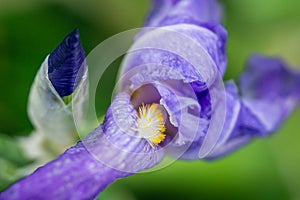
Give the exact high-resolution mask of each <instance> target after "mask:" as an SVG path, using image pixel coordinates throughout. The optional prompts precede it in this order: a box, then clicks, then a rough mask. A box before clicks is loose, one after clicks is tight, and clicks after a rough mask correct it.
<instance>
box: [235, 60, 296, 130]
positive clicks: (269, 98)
mask: <svg viewBox="0 0 300 200" xmlns="http://www.w3.org/2000/svg"><path fill="white" fill-rule="evenodd" d="M240 88H241V94H242V102H243V104H244V105H245V106H246V107H247V108H248V109H249V110H250V111H251V113H252V115H254V116H255V117H256V118H257V119H258V121H259V122H260V123H261V125H262V126H263V127H261V128H258V131H259V133H260V135H262V136H264V135H265V134H268V133H270V132H272V131H274V130H275V129H276V128H278V127H279V126H280V125H281V124H282V122H283V120H284V119H285V118H286V117H287V116H288V115H289V114H290V113H291V112H292V111H293V110H294V109H295V107H296V106H297V104H298V103H299V99H300V72H299V71H292V70H291V69H289V68H288V66H287V64H286V63H285V62H284V61H283V60H281V59H279V58H275V57H263V56H260V55H254V56H252V57H251V58H250V59H249V62H248V66H247V69H246V71H245V73H244V74H243V75H242V76H241V78H240Z"/></svg>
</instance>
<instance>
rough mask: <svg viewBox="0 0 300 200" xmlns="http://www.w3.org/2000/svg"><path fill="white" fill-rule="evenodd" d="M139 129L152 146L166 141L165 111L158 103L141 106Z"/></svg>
mask: <svg viewBox="0 0 300 200" xmlns="http://www.w3.org/2000/svg"><path fill="white" fill-rule="evenodd" d="M138 115H139V116H138V119H137V129H136V130H137V131H138V134H139V136H140V137H141V138H144V139H146V140H147V142H148V143H149V144H150V145H151V147H152V148H154V147H155V145H158V144H160V143H161V142H162V141H164V139H165V137H166V135H165V133H164V132H165V131H166V127H165V125H164V124H165V119H164V115H163V111H162V110H161V109H160V108H159V105H158V104H155V103H154V104H151V105H150V104H147V105H144V104H143V105H142V106H141V107H139V112H138Z"/></svg>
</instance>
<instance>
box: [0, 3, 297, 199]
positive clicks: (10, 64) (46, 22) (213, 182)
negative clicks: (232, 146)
mask: <svg viewBox="0 0 300 200" xmlns="http://www.w3.org/2000/svg"><path fill="white" fill-rule="evenodd" d="M222 3H223V5H224V9H225V13H224V14H225V19H224V25H225V27H226V28H227V30H228V32H229V43H228V57H229V67H228V71H227V74H226V79H231V78H235V79H236V78H237V76H238V74H239V73H240V72H241V71H242V69H243V66H244V65H245V61H246V59H247V57H248V56H249V54H251V53H254V52H256V53H257V52H258V53H264V54H267V55H280V56H282V57H283V58H285V59H286V60H287V62H288V63H290V64H291V65H293V66H294V67H297V66H300V56H299V53H300V12H299V10H300V1H299V0H264V1H261V0H243V1H241V0H226V1H225V0H224V1H222ZM149 8H150V2H149V1H146V0H142V1H141V0H126V1H124V0H86V1H79V0H72V1H71V0H66V1H61V0H45V1H38V0H26V1H17V0H0V90H1V91H2V92H1V98H0V133H3V134H4V135H5V136H8V137H12V138H15V137H17V136H21V135H23V136H24V135H28V134H29V133H30V132H31V130H32V125H31V124H30V122H29V120H28V117H27V113H26V104H27V97H28V93H29V89H30V86H31V83H32V81H33V79H34V76H35V74H36V72H37V70H38V69H39V67H40V64H41V63H42V62H43V60H44V59H45V57H46V55H47V54H48V53H50V52H51V51H52V50H53V49H54V48H55V47H56V46H57V45H58V44H59V43H60V42H61V40H62V39H63V38H64V37H65V36H66V35H67V34H68V33H69V32H71V31H72V30H73V29H74V28H75V27H78V28H79V30H80V33H81V41H82V43H83V46H84V48H85V50H86V52H87V53H88V52H89V51H91V50H92V49H93V47H95V46H96V45H97V44H99V43H100V42H101V41H103V40H104V39H106V38H108V37H109V36H111V35H113V34H117V33H119V32H121V31H125V30H127V29H131V28H136V27H141V26H142V23H143V20H144V18H145V16H146V13H147V11H148V10H149ZM119 63H120V62H119V61H116V62H115V63H114V64H113V65H112V67H110V68H109V69H108V71H107V72H106V74H107V76H103V79H102V80H101V82H100V84H104V85H105V88H106V90H101V91H99V92H98V93H97V98H98V99H101V103H100V104H98V105H97V110H98V112H99V115H101V114H104V113H105V110H106V108H107V107H108V105H109V103H110V97H111V90H112V88H113V86H114V82H115V74H116V72H117V69H118V65H119ZM102 88H103V87H102ZM299 119H300V110H299V109H298V110H296V111H295V113H294V114H293V115H292V117H291V118H289V119H288V120H287V122H286V123H285V124H284V126H283V127H282V128H281V129H280V130H279V131H278V133H276V134H275V135H272V136H271V137H269V138H267V139H265V140H255V141H254V142H252V143H251V144H250V145H248V146H246V147H244V148H243V149H241V150H239V151H237V152H236V153H234V154H232V155H229V156H228V157H226V158H223V159H221V160H218V161H213V162H203V161H195V162H182V161H177V162H176V163H174V164H172V165H171V166H168V167H167V168H165V169H163V170H160V171H156V172H152V173H143V174H138V175H135V176H132V177H129V178H126V179H123V180H120V181H118V182H116V183H115V184H113V185H112V186H110V187H109V188H108V190H106V191H105V192H104V194H103V196H102V197H101V198H102V199H138V200H148V199H186V200H194V199H249V200H250V199H272V200H273V199H293V200H296V199H300V190H299V189H300V172H299V171H300V170H299V169H300V146H299V142H300V134H299V132H300V131H299V129H300V128H299ZM2 136H3V135H2ZM13 144H14V143H13V142H12V143H9V144H8V143H3V142H0V146H1V147H0V150H1V151H2V152H0V158H1V156H2V157H5V148H12V147H13ZM5 145H6V146H5ZM4 147H5V148H4ZM0 170H1V171H2V173H8V174H7V176H9V170H10V169H9V168H8V167H7V166H6V165H5V166H4V164H3V161H2V159H0ZM5 170H6V171H5ZM6 184H8V183H6V182H1V177H0V188H3V187H5V186H6Z"/></svg>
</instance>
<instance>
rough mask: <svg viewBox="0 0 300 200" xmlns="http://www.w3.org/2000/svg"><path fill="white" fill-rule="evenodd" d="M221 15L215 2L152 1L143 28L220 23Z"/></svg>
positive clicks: (203, 0)
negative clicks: (150, 9)
mask: <svg viewBox="0 0 300 200" xmlns="http://www.w3.org/2000/svg"><path fill="white" fill-rule="evenodd" d="M221 15H222V9H221V7H220V5H219V4H218V3H217V2H216V1H215V0H189V1H186V0H183V1H179V0H164V1H161V0H153V8H152V11H151V12H150V14H149V16H148V19H147V20H146V23H145V26H151V27H156V26H165V25H170V24H179V23H190V22H194V23H211V22H220V20H221Z"/></svg>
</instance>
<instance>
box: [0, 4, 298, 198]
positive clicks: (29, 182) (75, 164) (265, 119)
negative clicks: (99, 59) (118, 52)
mask: <svg viewBox="0 0 300 200" xmlns="http://www.w3.org/2000/svg"><path fill="white" fill-rule="evenodd" d="M221 12H222V10H221V7H220V6H219V5H218V3H217V2H216V1H213V0H182V1H180V0H164V1H160V0H154V1H153V9H152V11H151V12H150V14H149V16H148V18H147V20H146V23H145V27H156V28H158V29H156V28H153V29H150V30H149V29H146V28H145V29H143V30H142V31H141V32H140V33H139V34H138V35H137V36H136V38H135V42H134V44H133V48H136V47H137V48H138V47H142V46H143V47H145V46H148V45H149V48H144V49H141V50H140V51H134V52H132V53H130V54H128V55H127V56H126V58H125V60H124V62H123V64H122V67H121V72H120V77H121V81H120V83H121V84H120V87H119V90H118V93H117V95H116V96H115V97H114V99H113V101H112V103H111V106H110V107H109V109H108V110H107V113H106V117H105V120H104V122H103V123H102V124H101V125H100V126H99V127H97V128H96V129H95V130H94V131H92V132H91V133H90V134H89V135H87V136H86V137H85V138H84V139H83V140H82V141H80V142H78V143H77V144H76V145H75V146H73V147H71V148H69V149H68V150H66V151H65V152H64V153H63V154H62V155H60V156H59V157H58V158H57V159H55V160H54V161H52V162H50V163H48V164H46V165H44V166H42V167H40V168H38V169H37V170H36V171H35V172H34V173H32V174H31V175H29V176H27V177H25V178H23V179H21V180H20V181H18V182H17V183H15V184H14V185H12V186H11V187H9V188H8V189H7V190H6V191H4V192H3V193H2V194H1V195H0V199H1V200H2V199H3V200H4V199H6V200H7V199H93V198H95V197H96V196H97V195H98V194H99V193H100V192H101V191H103V190H104V189H105V188H106V187H107V186H108V185H109V184H111V183H112V182H114V181H116V180H117V179H119V178H124V177H127V176H130V175H133V174H134V173H137V172H139V171H142V170H145V169H148V168H152V167H154V166H155V165H157V164H159V163H160V162H161V161H162V160H163V158H164V157H165V156H166V155H171V156H174V157H176V158H179V159H184V160H196V159H206V160H210V159H215V158H219V157H222V156H225V155H227V154H228V153H230V152H232V151H234V150H236V149H238V148H239V147H241V146H243V145H244V144H246V143H248V142H250V141H251V140H253V138H255V137H265V136H267V135H269V134H271V133H273V132H274V131H276V130H277V129H278V127H280V125H282V123H283V122H284V120H285V119H286V118H287V117H288V116H289V115H290V113H291V112H292V111H293V110H294V109H295V108H296V106H297V105H298V103H299V100H300V87H299V86H300V72H299V71H293V70H291V69H289V68H288V66H287V64H286V63H285V62H284V61H283V60H281V59H280V58H276V57H264V56H261V55H254V56H252V57H250V59H249V61H248V63H247V66H246V69H245V72H244V73H243V74H241V76H240V79H239V82H238V84H236V83H235V82H234V81H227V82H225V83H224V85H223V83H222V82H220V78H222V77H223V75H224V73H225V70H226V67H227V56H226V42H227V32H226V30H225V29H224V27H223V26H222V25H221V24H220V20H221ZM161 30H163V31H161ZM164 31H166V32H164ZM166 33H175V35H176V37H177V35H179V37H178V38H177V40H172V39H171V40H170V38H169V36H170V35H172V34H166ZM72 35H74V33H71V36H70V37H71V38H72ZM180 36H181V37H180ZM176 37H175V38H176ZM171 38H172V37H171ZM173 39H174V38H173ZM166 41H167V42H166ZM190 41H192V43H195V44H196V45H198V46H200V47H201V48H200V49H202V52H201V53H199V52H192V51H193V47H192V45H191V43H190ZM66 44H67V45H66ZM155 44H162V46H163V47H166V49H169V48H168V45H169V46H170V47H171V49H172V50H174V51H166V50H164V49H159V48H154V47H155ZM187 44H188V45H187ZM75 45H78V40H72V39H71V40H68V39H67V40H65V41H63V43H62V44H61V45H60V46H59V47H58V48H57V49H58V50H55V51H54V52H53V53H52V54H51V55H50V56H49V58H48V62H46V63H45V64H44V65H45V66H46V67H48V74H46V75H47V77H49V80H50V82H51V83H52V85H53V87H54V88H55V90H56V92H57V93H58V94H59V96H60V97H63V96H68V95H70V94H72V92H73V91H74V88H78V87H81V86H79V85H80V83H79V82H78V81H77V79H74V77H79V78H81V77H82V76H83V74H84V73H82V71H80V70H78V68H76V66H77V64H76V63H81V62H83V59H82V56H83V55H84V54H83V53H82V52H83V49H81V48H79V49H78V48H76V49H75V50H74V51H69V50H67V49H68V48H70V47H73V46H75ZM151 45H152V46H151ZM190 45H191V46H190ZM185 47H190V51H189V48H186V49H185ZM178 49H180V50H179V51H181V52H180V53H182V54H178V51H177V50H178ZM182 49H185V50H186V51H182ZM193 53H196V54H195V55H198V54H197V53H199V55H200V56H199V58H200V61H201V63H200V70H199V68H198V67H197V66H195V63H192V64H191V63H189V62H188V61H187V60H186V58H184V56H182V55H194V54H193ZM69 61H70V62H69ZM58 63H60V64H58ZM44 65H43V66H44ZM74 74H76V75H75V76H74ZM79 80H80V79H79ZM66 84H67V85H69V86H67V87H66ZM237 85H238V86H237ZM70 86H71V87H70ZM79 89H80V88H79ZM75 90H76V89H75ZM218 91H219V92H220V95H219V93H218ZM224 99H225V100H224ZM71 101H72V99H71ZM66 102H68V101H65V103H66Z"/></svg>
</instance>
